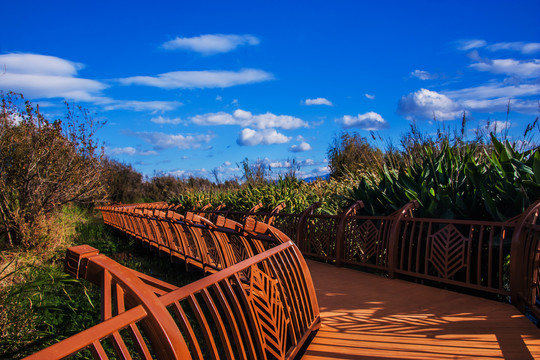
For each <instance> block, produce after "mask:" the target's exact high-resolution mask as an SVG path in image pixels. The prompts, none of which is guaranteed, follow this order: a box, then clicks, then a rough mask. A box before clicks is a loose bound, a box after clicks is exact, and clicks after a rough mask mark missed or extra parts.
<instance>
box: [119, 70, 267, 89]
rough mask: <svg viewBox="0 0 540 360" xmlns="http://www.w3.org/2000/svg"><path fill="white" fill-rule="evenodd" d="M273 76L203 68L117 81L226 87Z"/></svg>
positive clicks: (169, 86)
mask: <svg viewBox="0 0 540 360" xmlns="http://www.w3.org/2000/svg"><path fill="white" fill-rule="evenodd" d="M273 78H274V76H273V75H272V74H270V73H267V72H266V71H263V70H258V69H243V70H240V71H224V70H203V71H172V72H168V73H163V74H158V75H157V76H132V77H127V78H123V79H118V81H119V82H120V83H121V84H123V85H145V86H154V87H158V88H161V89H194V88H199V89H205V88H227V87H231V86H236V85H244V84H252V83H258V82H262V81H267V80H272V79H273Z"/></svg>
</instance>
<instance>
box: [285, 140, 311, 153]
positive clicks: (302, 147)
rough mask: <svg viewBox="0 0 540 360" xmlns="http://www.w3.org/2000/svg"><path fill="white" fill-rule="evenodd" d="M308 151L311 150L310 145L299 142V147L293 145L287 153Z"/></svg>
mask: <svg viewBox="0 0 540 360" xmlns="http://www.w3.org/2000/svg"><path fill="white" fill-rule="evenodd" d="M309 150H311V145H309V144H308V143H307V142H305V141H303V142H301V143H300V144H299V145H293V146H291V147H290V148H289V151H292V152H304V151H309Z"/></svg>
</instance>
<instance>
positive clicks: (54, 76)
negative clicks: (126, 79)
mask: <svg viewBox="0 0 540 360" xmlns="http://www.w3.org/2000/svg"><path fill="white" fill-rule="evenodd" d="M0 68H5V73H4V74H3V75H2V76H0V89H2V90H6V91H16V92H20V93H23V94H24V95H25V96H26V97H28V98H56V97H58V98H65V99H68V100H75V101H95V100H99V99H100V98H101V95H100V93H101V91H102V90H103V89H105V88H106V87H107V85H105V84H104V83H101V82H99V81H96V80H90V79H82V78H78V77H76V76H77V72H78V70H80V69H82V68H83V65H82V64H80V63H75V62H71V61H69V60H65V59H61V58H59V57H55V56H46V55H37V54H27V53H22V54H5V55H0Z"/></svg>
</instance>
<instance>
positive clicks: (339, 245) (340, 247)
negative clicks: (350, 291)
mask: <svg viewBox="0 0 540 360" xmlns="http://www.w3.org/2000/svg"><path fill="white" fill-rule="evenodd" d="M363 207H364V202H363V201H362V200H358V201H357V202H355V203H354V204H352V205H351V206H350V207H349V208H348V209H347V210H345V211H344V212H343V213H341V215H340V216H339V222H338V229H337V234H336V266H341V260H342V259H343V251H344V249H345V244H344V242H345V239H344V238H345V225H346V223H347V217H349V216H351V215H355V214H356V210H358V209H361V208H363Z"/></svg>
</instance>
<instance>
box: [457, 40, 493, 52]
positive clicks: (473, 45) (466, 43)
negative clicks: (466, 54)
mask: <svg viewBox="0 0 540 360" xmlns="http://www.w3.org/2000/svg"><path fill="white" fill-rule="evenodd" d="M486 45H487V43H486V41H485V40H480V39H474V40H460V41H458V49H459V50H462V51H467V50H472V49H478V48H481V47H484V46H486Z"/></svg>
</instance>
